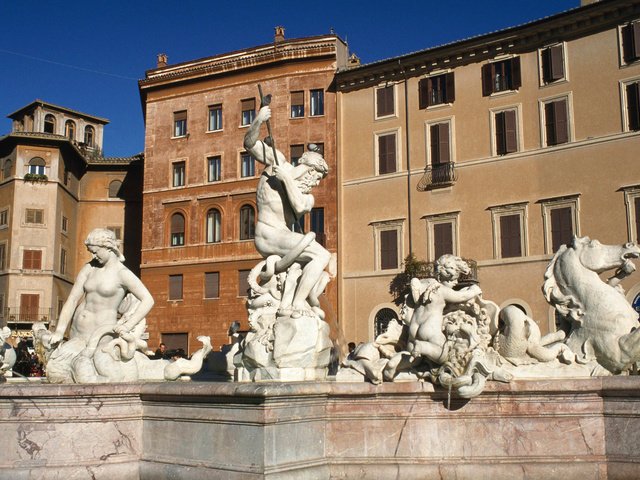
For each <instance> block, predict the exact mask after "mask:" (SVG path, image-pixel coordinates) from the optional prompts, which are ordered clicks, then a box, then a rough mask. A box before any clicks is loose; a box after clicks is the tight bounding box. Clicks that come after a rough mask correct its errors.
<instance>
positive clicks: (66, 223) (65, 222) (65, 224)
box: [60, 215, 69, 233]
mask: <svg viewBox="0 0 640 480" xmlns="http://www.w3.org/2000/svg"><path fill="white" fill-rule="evenodd" d="M60 228H61V229H62V231H63V232H64V233H67V232H68V231H69V219H68V218H67V217H65V216H64V215H63V216H62V224H61V226H60Z"/></svg>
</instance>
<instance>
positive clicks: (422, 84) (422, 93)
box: [418, 78, 431, 110]
mask: <svg viewBox="0 0 640 480" xmlns="http://www.w3.org/2000/svg"><path fill="white" fill-rule="evenodd" d="M430 88H431V82H430V79H429V78H423V79H422V80H420V81H419V82H418V101H419V107H418V108H420V109H421V110H422V109H424V108H427V107H428V106H429V89H430Z"/></svg>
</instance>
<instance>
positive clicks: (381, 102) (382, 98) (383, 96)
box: [376, 86, 394, 117]
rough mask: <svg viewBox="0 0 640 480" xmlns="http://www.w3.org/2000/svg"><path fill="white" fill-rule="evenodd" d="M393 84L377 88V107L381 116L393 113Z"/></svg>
mask: <svg viewBox="0 0 640 480" xmlns="http://www.w3.org/2000/svg"><path fill="white" fill-rule="evenodd" d="M393 100H394V99H393V86H390V87H383V88H379V89H377V90H376V108H377V110H376V111H377V112H378V116H379V117H383V116H386V115H393V113H394V101H393Z"/></svg>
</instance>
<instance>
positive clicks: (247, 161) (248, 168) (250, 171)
mask: <svg viewBox="0 0 640 480" xmlns="http://www.w3.org/2000/svg"><path fill="white" fill-rule="evenodd" d="M255 174H256V161H255V160H254V158H253V157H252V156H251V154H250V153H248V152H242V153H241V154H240V176H241V177H242V178H245V177H253V176H255Z"/></svg>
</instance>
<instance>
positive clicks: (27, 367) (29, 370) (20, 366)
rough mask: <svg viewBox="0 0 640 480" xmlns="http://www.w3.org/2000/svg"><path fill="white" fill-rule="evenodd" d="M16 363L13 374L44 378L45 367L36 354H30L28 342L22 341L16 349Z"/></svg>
mask: <svg viewBox="0 0 640 480" xmlns="http://www.w3.org/2000/svg"><path fill="white" fill-rule="evenodd" d="M15 351H16V363H15V365H14V366H13V369H12V370H13V373H14V374H17V375H18V376H22V377H43V376H44V366H43V365H42V363H41V362H40V360H39V359H38V356H37V355H36V354H35V352H29V346H28V345H27V342H25V341H21V342H20V343H18V346H17V347H16V348H15Z"/></svg>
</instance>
